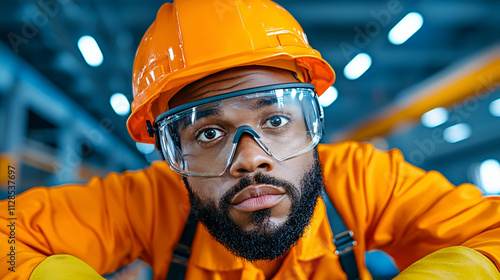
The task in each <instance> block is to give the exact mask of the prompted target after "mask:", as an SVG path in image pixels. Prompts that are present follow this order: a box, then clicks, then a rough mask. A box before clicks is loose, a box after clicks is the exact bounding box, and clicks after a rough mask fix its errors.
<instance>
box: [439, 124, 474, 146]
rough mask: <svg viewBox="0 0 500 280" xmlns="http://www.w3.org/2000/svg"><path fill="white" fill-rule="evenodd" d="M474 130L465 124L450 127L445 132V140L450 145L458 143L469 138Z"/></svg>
mask: <svg viewBox="0 0 500 280" xmlns="http://www.w3.org/2000/svg"><path fill="white" fill-rule="evenodd" d="M471 134H472V128H471V127H470V125H468V124H465V123H459V124H456V125H453V126H450V127H448V128H447V129H445V130H444V131H443V139H444V141H446V142H448V143H456V142H460V141H462V140H465V139H467V138H469V137H470V136H471Z"/></svg>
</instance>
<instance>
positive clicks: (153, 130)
mask: <svg viewBox="0 0 500 280" xmlns="http://www.w3.org/2000/svg"><path fill="white" fill-rule="evenodd" d="M290 88H303V89H311V90H312V91H313V92H314V93H315V94H314V102H315V103H316V107H317V108H318V113H319V116H318V117H319V124H320V126H321V128H320V129H321V131H322V135H324V132H325V131H324V130H325V127H324V112H323V107H322V106H321V104H320V103H319V99H318V95H317V94H316V92H315V90H314V89H315V88H314V85H312V84H309V83H283V84H275V85H269V86H261V87H254V88H248V89H244V90H238V91H234V92H229V93H225V94H221V95H216V96H212V97H207V98H203V99H199V100H196V101H193V102H189V103H186V104H182V105H180V106H177V107H175V108H172V109H170V110H167V111H165V112H163V113H161V114H160V115H158V116H157V117H156V118H155V120H154V125H153V126H152V125H151V123H150V122H149V121H147V129H148V132H149V134H150V136H151V137H155V143H156V144H155V146H156V150H157V151H158V153H159V154H160V158H161V159H162V160H164V161H166V162H167V163H168V165H169V167H170V168H171V169H172V170H174V171H175V172H177V173H179V174H180V175H183V176H190V177H218V176H221V175H215V176H210V175H195V174H190V173H187V172H184V171H182V170H179V169H178V168H176V167H174V166H172V165H171V164H170V162H169V161H168V160H166V158H165V156H164V155H163V148H162V145H161V142H160V123H161V121H162V120H164V119H165V118H168V117H170V116H173V115H175V114H176V113H179V112H182V111H184V110H187V109H190V108H193V107H196V106H200V105H204V104H207V103H210V102H215V101H220V100H224V99H228V98H232V97H237V96H242V95H247V94H252V93H259V92H266V91H273V90H280V89H290ZM243 127H245V129H243V130H240V129H238V131H240V134H242V133H249V134H251V135H252V137H254V138H259V137H260V136H259V135H258V134H257V133H256V132H255V131H254V130H253V129H252V128H251V127H248V129H247V128H246V127H247V126H243ZM243 127H240V128H243ZM240 136H241V135H238V137H235V138H234V139H233V142H234V141H235V139H238V141H239V138H240ZM318 141H319V140H318ZM257 143H258V144H259V146H260V147H261V148H262V149H263V150H264V151H265V152H266V153H267V154H268V155H272V154H270V153H269V150H268V149H267V148H264V147H263V146H262V144H263V143H261V142H260V141H257ZM233 149H234V148H233ZM233 157H234V151H232V155H231V156H230V157H229V160H228V165H227V166H229V165H230V163H231V162H232V160H233ZM273 158H275V157H274V156H273ZM227 166H226V169H227ZM226 169H224V171H223V172H222V174H223V173H224V172H225V170H226Z"/></svg>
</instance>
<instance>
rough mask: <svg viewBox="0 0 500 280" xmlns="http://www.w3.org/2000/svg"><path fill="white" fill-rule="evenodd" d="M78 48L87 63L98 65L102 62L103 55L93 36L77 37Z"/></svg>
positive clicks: (93, 65)
mask: <svg viewBox="0 0 500 280" xmlns="http://www.w3.org/2000/svg"><path fill="white" fill-rule="evenodd" d="M78 49H79V50H80V52H81V53H82V56H83V59H85V62H87V64H88V65H90V66H92V67H98V66H100V65H101V64H102V61H103V60H104V57H103V56H102V52H101V49H100V48H99V45H98V44H97V42H96V40H95V39H94V37H92V36H89V35H85V36H82V37H81V38H80V39H78Z"/></svg>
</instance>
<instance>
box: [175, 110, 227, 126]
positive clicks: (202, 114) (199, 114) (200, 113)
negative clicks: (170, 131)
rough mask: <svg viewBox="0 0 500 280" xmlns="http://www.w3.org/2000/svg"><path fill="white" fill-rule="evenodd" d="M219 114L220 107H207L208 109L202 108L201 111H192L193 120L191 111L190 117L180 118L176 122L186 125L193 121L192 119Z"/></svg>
mask: <svg viewBox="0 0 500 280" xmlns="http://www.w3.org/2000/svg"><path fill="white" fill-rule="evenodd" d="M220 114H221V111H220V109H218V108H212V109H208V110H203V111H197V112H195V113H194V120H193V114H192V113H191V115H190V117H189V118H182V119H180V120H178V121H177V123H178V124H180V125H182V126H184V127H186V126H188V125H192V124H193V123H194V121H196V120H199V119H202V118H206V117H209V116H215V115H220Z"/></svg>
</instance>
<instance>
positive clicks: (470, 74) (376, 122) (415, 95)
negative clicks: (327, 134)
mask: <svg viewBox="0 0 500 280" xmlns="http://www.w3.org/2000/svg"><path fill="white" fill-rule="evenodd" d="M499 82H500V45H496V46H494V47H493V48H491V49H489V50H488V51H486V52H485V53H481V54H480V55H478V56H476V57H473V58H470V59H469V61H468V62H467V63H461V64H460V65H459V66H458V67H455V66H453V67H452V68H450V69H449V70H448V71H446V72H443V73H440V74H439V75H436V76H435V77H433V78H432V79H430V80H429V81H427V82H425V83H422V84H420V85H417V87H416V90H415V91H414V92H412V94H411V95H408V96H406V97H405V99H404V100H403V101H401V102H397V103H395V104H393V105H392V106H389V107H388V108H387V109H385V110H383V111H381V112H380V113H378V114H377V115H375V116H371V117H370V118H369V119H366V120H365V121H364V122H363V123H361V124H359V125H356V126H355V127H353V128H351V129H349V130H348V131H344V132H341V133H339V134H337V135H335V136H334V137H332V139H330V141H334V142H336V141H345V140H353V141H361V140H366V139H370V138H372V137H376V136H382V135H386V134H390V133H391V132H392V130H393V129H394V128H397V125H398V124H404V123H405V122H414V121H418V120H419V119H420V117H421V116H422V115H423V114H424V113H425V112H427V111H429V110H432V109H434V108H437V107H451V106H452V105H454V104H457V103H460V102H464V104H465V106H469V104H474V103H473V102H477V101H476V100H475V99H483V98H486V97H487V96H488V95H489V94H491V93H492V92H494V91H495V90H497V89H498V88H499V86H500V83H499ZM466 108H467V107H466ZM406 126H407V125H406Z"/></svg>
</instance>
